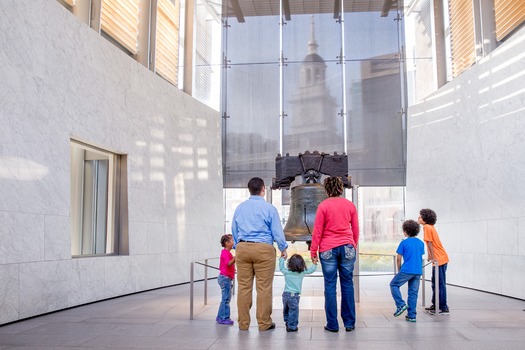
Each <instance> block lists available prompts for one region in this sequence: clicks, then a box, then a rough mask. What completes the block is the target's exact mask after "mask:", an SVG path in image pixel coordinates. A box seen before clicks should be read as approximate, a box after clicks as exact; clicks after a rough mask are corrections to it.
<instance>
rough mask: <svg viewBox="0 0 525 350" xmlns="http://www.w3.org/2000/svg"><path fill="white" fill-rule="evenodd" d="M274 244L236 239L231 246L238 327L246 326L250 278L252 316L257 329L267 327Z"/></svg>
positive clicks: (248, 316)
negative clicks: (253, 314)
mask: <svg viewBox="0 0 525 350" xmlns="http://www.w3.org/2000/svg"><path fill="white" fill-rule="evenodd" d="M275 256H276V255H275V248H274V247H273V245H269V244H266V243H248V242H246V243H245V242H239V244H237V247H236V250H235V262H236V265H237V284H238V286H239V289H238V291H237V309H238V312H239V329H241V330H247V329H248V327H250V309H251V307H252V296H253V279H254V277H255V283H256V291H257V305H256V307H257V309H256V314H255V315H256V317H257V323H258V324H259V330H263V331H264V330H267V329H268V328H269V327H270V326H271V324H272V289H273V276H274V273H275V260H276V258H275Z"/></svg>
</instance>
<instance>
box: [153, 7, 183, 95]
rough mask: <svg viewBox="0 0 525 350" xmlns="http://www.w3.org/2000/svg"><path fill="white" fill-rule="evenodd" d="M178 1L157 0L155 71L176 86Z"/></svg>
mask: <svg viewBox="0 0 525 350" xmlns="http://www.w3.org/2000/svg"><path fill="white" fill-rule="evenodd" d="M179 13H180V6H179V0H158V8H157V36H156V37H157V41H156V51H155V71H156V72H157V73H158V74H159V75H161V76H162V77H164V78H165V79H167V80H168V81H170V82H171V83H173V84H175V85H176V84H177V70H178V59H179Z"/></svg>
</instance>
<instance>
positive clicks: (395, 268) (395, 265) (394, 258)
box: [392, 255, 397, 275]
mask: <svg viewBox="0 0 525 350" xmlns="http://www.w3.org/2000/svg"><path fill="white" fill-rule="evenodd" d="M392 258H393V260H394V275H395V274H397V264H396V256H395V255H392Z"/></svg>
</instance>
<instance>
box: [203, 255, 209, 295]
mask: <svg viewBox="0 0 525 350" xmlns="http://www.w3.org/2000/svg"><path fill="white" fill-rule="evenodd" d="M204 305H208V259H205V260H204Z"/></svg>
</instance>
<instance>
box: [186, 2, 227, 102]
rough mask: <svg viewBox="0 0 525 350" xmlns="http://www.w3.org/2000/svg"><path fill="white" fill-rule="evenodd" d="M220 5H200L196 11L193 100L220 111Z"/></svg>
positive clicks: (210, 3)
mask: <svg viewBox="0 0 525 350" xmlns="http://www.w3.org/2000/svg"><path fill="white" fill-rule="evenodd" d="M219 5H220V4H218V3H212V2H209V1H203V0H199V1H197V5H196V10H195V55H194V60H195V79H194V86H193V97H195V98H196V99H197V100H199V101H201V102H203V103H205V104H206V105H208V106H209V107H211V108H213V109H215V110H219V109H220V86H221V83H220V79H221V59H222V58H221V51H222V50H221V26H222V23H221V17H220V6H219Z"/></svg>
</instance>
